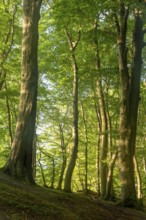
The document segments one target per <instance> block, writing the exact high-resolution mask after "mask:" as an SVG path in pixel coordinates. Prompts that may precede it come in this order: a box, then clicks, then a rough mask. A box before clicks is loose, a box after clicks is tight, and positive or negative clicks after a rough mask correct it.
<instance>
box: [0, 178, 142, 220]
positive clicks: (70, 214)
mask: <svg viewBox="0 0 146 220" xmlns="http://www.w3.org/2000/svg"><path fill="white" fill-rule="evenodd" d="M82 219H83V220H146V213H143V212H140V211H136V210H133V209H128V208H122V207H119V206H116V205H115V204H112V203H110V202H105V201H102V200H100V199H93V198H91V197H87V196H83V195H80V194H79V193H64V192H62V191H57V190H51V189H47V188H41V187H38V186H29V185H26V184H24V183H22V182H16V181H14V180H12V179H9V178H7V177H6V176H4V175H1V174H0V220H82Z"/></svg>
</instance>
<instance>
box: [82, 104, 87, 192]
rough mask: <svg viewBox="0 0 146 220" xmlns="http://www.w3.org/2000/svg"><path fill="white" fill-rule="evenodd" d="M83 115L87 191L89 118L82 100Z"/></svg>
mask: <svg viewBox="0 0 146 220" xmlns="http://www.w3.org/2000/svg"><path fill="white" fill-rule="evenodd" d="M81 109H82V117H83V123H84V137H85V189H84V191H85V193H87V191H88V131H87V119H86V116H85V112H84V107H83V103H82V101H81Z"/></svg>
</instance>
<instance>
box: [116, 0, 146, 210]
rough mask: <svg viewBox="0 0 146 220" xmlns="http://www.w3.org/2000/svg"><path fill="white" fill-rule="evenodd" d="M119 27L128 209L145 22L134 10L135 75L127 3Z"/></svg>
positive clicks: (122, 174)
mask: <svg viewBox="0 0 146 220" xmlns="http://www.w3.org/2000/svg"><path fill="white" fill-rule="evenodd" d="M119 12H120V15H119V17H120V18H119V20H118V18H117V16H116V15H115V21H116V26H117V45H118V62H119V74H120V125H119V126H120V140H119V153H118V157H119V167H120V177H121V196H122V198H121V199H122V203H123V205H124V206H131V207H132V206H136V200H137V197H136V189H135V178H134V163H133V159H134V156H135V147H136V146H135V143H136V131H137V117H138V105H139V97H140V76H141V67H142V48H143V31H142V29H143V20H142V15H141V10H140V9H139V8H138V7H137V8H135V10H134V30H133V53H132V68H131V74H130V73H129V69H128V58H127V56H128V48H127V42H126V41H127V25H128V16H129V13H130V8H129V6H127V7H125V3H124V1H122V0H121V1H120V2H119Z"/></svg>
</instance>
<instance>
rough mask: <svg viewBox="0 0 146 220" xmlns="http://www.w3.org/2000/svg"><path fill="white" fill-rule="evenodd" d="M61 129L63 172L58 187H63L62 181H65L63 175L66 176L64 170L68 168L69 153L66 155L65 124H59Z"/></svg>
mask: <svg viewBox="0 0 146 220" xmlns="http://www.w3.org/2000/svg"><path fill="white" fill-rule="evenodd" d="M59 129H60V140H61V152H62V166H61V172H60V176H59V181H58V186H57V189H62V182H63V176H64V172H65V168H66V162H67V155H66V144H65V141H64V132H63V126H62V125H61V124H59Z"/></svg>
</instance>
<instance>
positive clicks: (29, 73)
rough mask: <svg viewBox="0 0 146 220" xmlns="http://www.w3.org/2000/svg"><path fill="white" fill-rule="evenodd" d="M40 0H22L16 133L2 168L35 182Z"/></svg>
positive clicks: (13, 174) (18, 176) (11, 173)
mask: <svg viewBox="0 0 146 220" xmlns="http://www.w3.org/2000/svg"><path fill="white" fill-rule="evenodd" d="M41 2H42V1H41V0H23V36H22V75H21V77H22V81H21V94H20V102H19V115H18V119H17V124H16V132H15V137H14V140H13V144H12V150H11V152H10V156H9V159H8V161H7V163H6V165H5V167H4V172H6V173H8V174H9V175H12V176H14V177H15V178H19V179H23V180H28V181H29V182H31V183H34V179H33V171H32V148H33V139H34V132H35V120H36V104H37V87H38V61H37V57H38V55H37V49H38V22H39V19H40V7H41Z"/></svg>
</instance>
